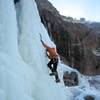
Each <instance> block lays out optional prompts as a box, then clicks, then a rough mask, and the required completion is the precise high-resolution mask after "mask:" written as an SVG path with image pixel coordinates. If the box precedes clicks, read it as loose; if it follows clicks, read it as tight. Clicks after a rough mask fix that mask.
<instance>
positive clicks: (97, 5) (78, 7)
mask: <svg viewBox="0 0 100 100" xmlns="http://www.w3.org/2000/svg"><path fill="white" fill-rule="evenodd" d="M48 1H50V2H51V3H52V4H53V5H54V6H55V7H56V8H57V10H58V11H59V12H60V14H62V15H65V16H71V17H73V18H77V19H79V18H85V19H86V20H88V21H97V22H100V0H48Z"/></svg>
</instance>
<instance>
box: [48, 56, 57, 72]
mask: <svg viewBox="0 0 100 100" xmlns="http://www.w3.org/2000/svg"><path fill="white" fill-rule="evenodd" d="M47 66H48V67H49V68H50V70H51V71H52V72H57V66H58V58H56V59H51V60H50V61H49V63H48V64H47Z"/></svg>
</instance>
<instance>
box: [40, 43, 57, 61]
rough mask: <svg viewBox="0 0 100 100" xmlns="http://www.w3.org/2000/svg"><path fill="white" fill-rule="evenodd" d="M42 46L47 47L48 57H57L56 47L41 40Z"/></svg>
mask: <svg viewBox="0 0 100 100" xmlns="http://www.w3.org/2000/svg"><path fill="white" fill-rule="evenodd" d="M42 44H43V46H44V47H45V48H46V49H47V51H48V53H49V58H50V59H52V58H54V57H58V54H57V50H56V48H53V47H49V46H48V45H46V44H45V43H44V42H42Z"/></svg>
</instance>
